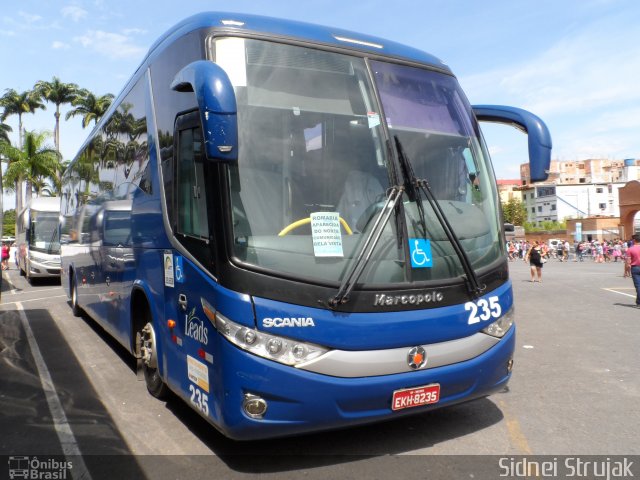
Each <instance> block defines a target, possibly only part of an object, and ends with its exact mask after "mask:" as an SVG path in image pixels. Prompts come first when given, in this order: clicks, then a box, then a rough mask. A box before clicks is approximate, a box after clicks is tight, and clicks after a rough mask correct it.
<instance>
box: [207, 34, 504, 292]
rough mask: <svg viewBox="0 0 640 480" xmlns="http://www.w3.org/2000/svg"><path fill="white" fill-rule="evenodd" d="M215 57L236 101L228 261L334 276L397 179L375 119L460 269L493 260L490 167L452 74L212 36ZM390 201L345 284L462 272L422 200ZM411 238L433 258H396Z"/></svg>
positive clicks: (496, 253)
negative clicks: (439, 214) (365, 258)
mask: <svg viewBox="0 0 640 480" xmlns="http://www.w3.org/2000/svg"><path fill="white" fill-rule="evenodd" d="M215 59H216V62H217V63H218V64H220V65H221V66H222V67H223V68H224V69H225V70H226V71H227V73H228V74H229V78H230V79H231V81H232V83H233V85H234V88H235V91H236V97H237V103H238V129H239V160H238V162H237V164H233V165H230V167H229V179H228V182H229V189H230V196H231V198H230V202H231V206H232V212H231V220H232V242H233V252H234V256H235V257H236V258H237V259H238V260H240V261H241V262H243V263H245V264H250V265H254V266H256V267H260V268H261V269H264V270H269V271H272V272H275V273H279V274H285V275H288V276H296V277H298V278H308V279H310V280H311V281H333V282H335V281H341V280H342V279H343V276H344V275H345V274H346V272H348V270H349V268H350V264H351V262H353V261H354V259H355V258H356V257H357V256H358V253H359V252H360V250H361V246H362V245H361V244H362V242H363V241H364V240H365V239H366V238H367V235H368V234H369V232H370V230H371V229H372V228H373V226H374V223H375V220H376V218H377V217H378V213H379V212H380V210H381V208H382V206H383V205H384V203H385V200H386V196H387V194H388V192H390V189H391V187H393V186H394V184H395V183H397V182H398V180H393V181H392V179H396V178H398V173H396V172H397V170H398V169H397V168H395V167H393V166H392V165H393V162H394V160H392V158H391V155H394V153H393V150H392V148H394V147H391V146H390V144H389V143H388V142H387V141H385V139H386V138H388V137H387V134H386V133H385V130H384V127H385V125H386V127H387V128H388V132H389V134H390V136H391V137H397V138H398V139H399V140H400V141H401V142H402V144H403V146H404V149H405V151H406V153H407V156H408V158H409V160H410V162H411V163H412V165H413V169H414V171H415V174H416V176H417V177H418V178H420V179H423V180H426V181H427V182H428V183H429V185H430V186H431V189H432V191H433V193H434V195H435V196H436V198H437V199H438V201H439V203H440V207H441V209H442V211H443V212H444V213H445V215H446V216H447V218H448V220H449V222H450V223H451V225H452V227H453V230H454V232H455V234H456V236H457V237H458V238H459V240H460V242H461V244H462V246H463V248H464V249H465V251H467V254H468V256H469V259H470V261H471V265H472V266H473V268H474V269H479V268H482V267H485V266H488V265H490V264H491V263H492V262H494V261H496V260H498V259H499V258H500V256H501V254H502V251H501V249H500V247H501V246H500V243H499V235H500V229H499V227H498V214H497V211H498V210H497V200H496V198H497V197H496V192H495V188H494V187H492V182H494V180H493V175H492V168H491V166H490V164H489V160H488V155H486V150H485V148H484V146H483V142H482V140H481V138H480V135H479V130H478V126H477V124H476V122H475V119H474V117H473V115H472V114H471V108H470V106H469V104H468V103H467V101H466V99H465V97H464V95H463V94H462V92H461V90H460V88H459V86H458V83H457V81H456V80H455V78H454V77H452V76H450V75H446V74H443V73H439V72H435V71H430V70H426V69H419V68H412V67H407V66H401V65H398V64H391V63H385V62H380V61H371V62H370V64H369V65H368V64H367V62H366V60H365V59H364V58H361V57H357V56H349V55H345V54H339V53H335V52H325V51H321V50H317V49H311V48H305V47H299V46H292V45H284V44H278V43H274V42H266V41H260V40H253V39H240V38H219V39H217V40H216V42H215ZM370 72H372V73H373V75H371V74H370ZM376 90H377V92H376ZM376 94H377V95H376ZM377 98H380V100H381V103H382V104H381V105H380V104H379V103H378V101H377ZM400 181H401V180H400ZM400 203H401V204H402V207H401V208H399V209H396V211H397V212H403V213H402V214H403V215H404V219H402V221H398V219H396V221H389V222H387V223H386V225H385V228H384V229H383V231H382V233H381V236H380V238H379V241H378V242H377V244H376V248H375V251H374V254H373V256H372V258H371V259H370V261H369V262H368V263H367V265H366V267H365V269H364V270H363V272H362V274H361V275H360V277H359V282H360V283H367V284H385V285H388V284H402V283H411V282H417V281H432V280H433V281H438V282H442V281H443V280H445V281H446V280H450V279H454V278H457V277H459V276H460V275H462V274H463V273H464V270H463V268H462V266H461V263H460V260H459V258H458V257H457V256H456V254H455V252H454V250H453V248H452V247H451V245H450V241H449V239H448V238H447V236H446V235H445V233H444V231H443V228H442V225H441V224H440V223H439V222H438V220H437V219H436V216H435V214H434V212H433V211H432V210H431V208H430V207H429V205H428V204H425V205H424V206H423V205H422V204H420V206H417V205H416V199H415V198H410V197H409V196H407V195H404V196H403V198H402V202H400ZM416 238H417V239H421V240H427V241H429V244H430V248H431V252H432V254H433V255H434V256H435V258H434V259H433V262H430V263H429V266H428V268H412V266H411V265H410V264H409V262H407V259H408V258H410V255H409V254H408V252H407V250H408V249H410V248H411V246H410V243H409V242H410V241H415V240H413V239H416ZM416 245H417V244H416ZM421 245H422V244H421ZM414 267H415V265H414Z"/></svg>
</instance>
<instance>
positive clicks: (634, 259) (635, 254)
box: [627, 234, 640, 308]
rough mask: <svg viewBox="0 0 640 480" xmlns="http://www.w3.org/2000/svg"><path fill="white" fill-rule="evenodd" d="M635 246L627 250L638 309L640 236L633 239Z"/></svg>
mask: <svg viewBox="0 0 640 480" xmlns="http://www.w3.org/2000/svg"><path fill="white" fill-rule="evenodd" d="M632 240H633V246H631V247H629V249H628V250H627V263H628V264H629V267H630V268H631V278H632V279H633V285H634V286H635V287H636V308H640V234H635V235H634V236H633V237H632Z"/></svg>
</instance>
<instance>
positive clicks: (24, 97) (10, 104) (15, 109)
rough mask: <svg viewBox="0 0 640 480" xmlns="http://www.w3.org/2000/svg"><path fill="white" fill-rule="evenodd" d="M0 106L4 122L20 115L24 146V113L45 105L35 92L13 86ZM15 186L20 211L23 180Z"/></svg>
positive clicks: (0, 119)
mask: <svg viewBox="0 0 640 480" xmlns="http://www.w3.org/2000/svg"><path fill="white" fill-rule="evenodd" d="M0 107H4V111H3V112H2V116H1V117H0V121H1V122H4V121H5V120H6V119H7V117H9V116H10V115H17V116H18V138H19V147H20V148H22V145H23V143H22V136H23V135H22V134H23V129H22V114H23V113H35V111H36V110H37V109H39V108H42V109H44V105H43V104H42V102H40V100H39V99H38V98H37V96H36V95H34V93H33V92H29V91H27V92H22V93H18V92H16V91H15V90H14V89H13V88H7V89H6V90H5V91H4V95H3V96H2V97H0ZM14 187H15V188H14V189H15V192H16V211H18V212H19V211H20V210H19V209H18V206H20V207H21V206H22V182H18V183H16V184H15V185H14Z"/></svg>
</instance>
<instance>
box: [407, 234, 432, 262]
mask: <svg viewBox="0 0 640 480" xmlns="http://www.w3.org/2000/svg"><path fill="white" fill-rule="evenodd" d="M409 251H410V252H411V266H412V267H413V268H430V267H433V257H432V256H431V242H430V241H429V240H427V239H424V238H410V239H409Z"/></svg>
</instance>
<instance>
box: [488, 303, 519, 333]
mask: <svg viewBox="0 0 640 480" xmlns="http://www.w3.org/2000/svg"><path fill="white" fill-rule="evenodd" d="M512 325H513V307H512V308H511V309H510V310H509V311H508V312H507V313H505V314H504V315H503V316H501V317H500V318H499V319H498V320H496V321H495V322H493V323H492V324H491V325H489V326H488V327H486V328H483V329H482V331H483V332H484V333H486V334H487V335H491V336H492V337H497V338H502V337H504V336H505V335H506V333H507V332H508V331H509V329H510V328H511V327H512Z"/></svg>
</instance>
